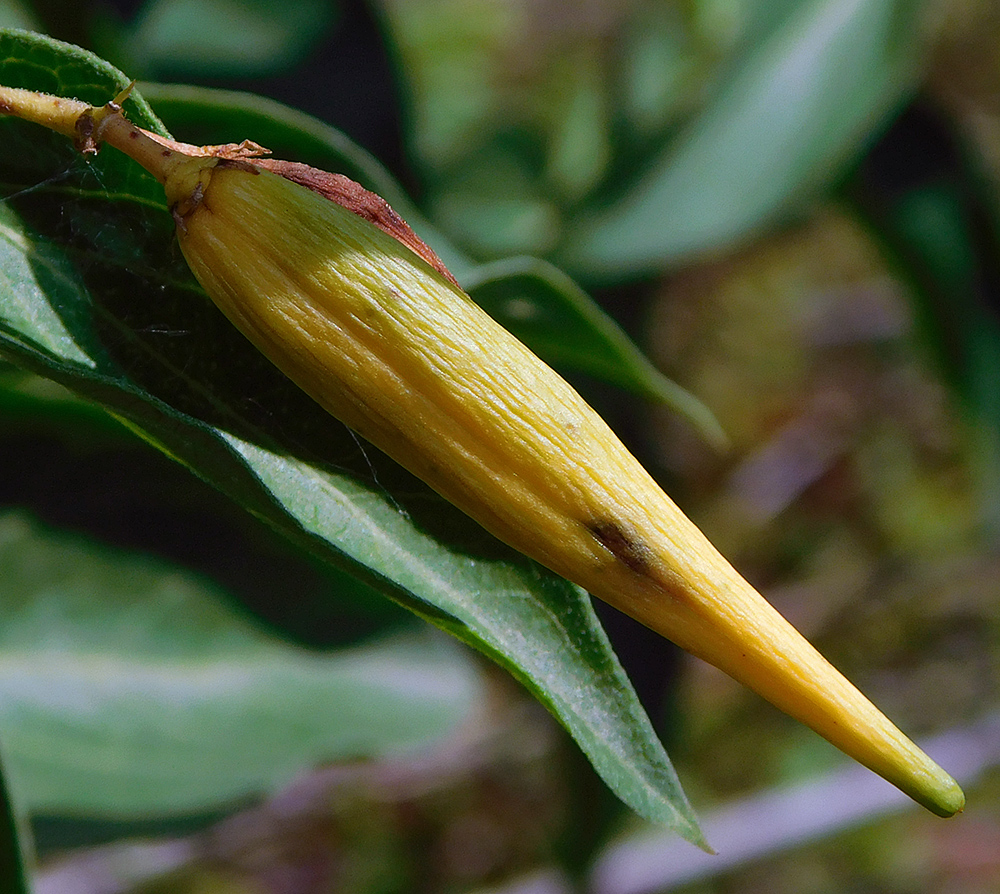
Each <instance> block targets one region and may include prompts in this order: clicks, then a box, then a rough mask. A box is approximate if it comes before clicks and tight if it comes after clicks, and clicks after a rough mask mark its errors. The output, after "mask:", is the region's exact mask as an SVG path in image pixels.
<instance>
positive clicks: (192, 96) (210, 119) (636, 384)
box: [141, 84, 726, 448]
mask: <svg viewBox="0 0 1000 894" xmlns="http://www.w3.org/2000/svg"><path fill="white" fill-rule="evenodd" d="M141 87H142V90H143V95H144V96H145V97H146V99H147V100H149V101H151V102H152V103H153V104H154V105H155V107H156V111H157V113H158V114H159V115H161V116H162V118H163V120H164V121H165V122H166V123H167V124H168V125H169V127H170V129H171V130H172V131H173V132H174V133H175V134H177V135H178V137H179V138H181V139H183V140H185V141H187V142H193V143H197V144H215V143H233V142H235V143H238V142H240V141H242V140H244V139H247V138H248V135H252V139H254V140H255V141H256V142H258V143H261V144H262V145H264V146H267V147H268V148H269V149H270V150H271V151H272V152H273V153H274V155H275V157H276V158H290V159H293V160H295V161H302V162H305V163H306V164H311V165H313V166H314V167H317V168H321V169H322V170H326V171H337V172H338V173H341V174H345V175H346V176H348V177H350V178H352V179H353V180H357V181H358V182H359V183H361V184H362V185H363V186H364V187H365V188H367V189H370V190H372V191H373V192H376V193H378V194H379V195H380V196H382V197H383V198H385V199H386V200H387V201H388V202H389V204H390V205H392V206H393V208H395V209H396V211H398V212H399V213H400V214H401V215H402V216H403V218H404V219H405V220H406V221H407V222H409V224H410V225H411V226H412V227H413V228H414V229H415V230H416V231H417V233H419V234H420V237H421V238H422V239H423V240H424V241H425V242H427V243H428V245H430V246H432V247H433V248H434V250H435V251H436V252H437V253H438V255H439V256H440V257H441V258H442V260H444V262H445V264H446V265H447V266H448V267H449V269H451V271H452V272H453V273H454V274H455V276H456V277H457V278H458V280H459V281H460V282H461V283H462V284H463V286H465V288H466V289H467V290H468V291H469V294H470V295H472V297H473V298H474V299H475V300H476V301H478V302H479V303H480V304H481V305H482V306H483V307H484V308H485V309H486V310H487V311H488V312H489V313H490V314H492V315H493V316H494V317H495V318H496V319H497V320H499V321H500V322H501V323H502V324H503V325H504V326H506V327H507V328H508V329H510V330H511V331H512V332H513V333H514V334H515V335H516V336H517V337H518V338H519V339H521V341H523V342H524V343H525V344H527V345H528V346H529V347H530V348H531V349H532V350H533V351H534V352H535V353H537V354H538V355H539V356H540V357H542V358H543V359H544V360H546V362H548V363H550V364H551V365H553V366H557V367H560V368H562V369H566V370H575V371H578V372H583V373H586V374H588V375H591V376H593V377H595V378H596V379H598V380H601V381H605V382H609V383H611V384H614V385H618V386H619V387H621V388H625V389H626V390H628V391H632V392H633V393H635V394H637V395H640V396H642V397H644V398H646V399H648V400H652V401H655V402H658V403H663V404H665V405H666V406H668V407H670V408H671V409H672V410H674V411H675V412H676V413H678V414H680V415H681V416H683V417H684V418H685V419H687V420H688V421H689V422H690V423H691V424H692V425H693V426H694V428H695V429H696V430H697V431H698V432H699V433H700V434H701V435H702V437H704V438H705V440H706V441H708V442H709V443H711V444H712V445H713V446H715V447H717V448H720V447H721V446H723V445H724V444H725V443H726V438H725V435H724V433H723V432H722V430H721V428H720V427H719V424H718V422H717V421H716V419H715V417H714V416H713V415H712V413H711V411H710V410H708V408H707V407H705V405H704V404H702V403H701V402H700V401H698V400H697V398H695V397H694V396H693V395H692V394H690V393H689V392H687V391H685V390H684V389H683V388H681V387H680V386H679V385H677V384H676V383H674V382H672V381H670V380H669V379H668V378H667V377H666V376H664V375H663V373H661V372H660V371H659V370H658V369H656V367H655V366H653V364H652V363H650V362H649V360H648V358H647V357H646V356H645V355H644V354H643V353H642V351H641V350H640V349H639V348H638V347H637V346H636V345H635V343H634V342H632V341H631V339H629V337H628V336H627V335H626V334H625V333H624V331H623V330H622V329H621V327H620V326H619V325H618V324H617V323H616V322H615V321H614V320H613V319H612V318H611V317H610V316H608V315H607V314H606V313H605V312H604V311H603V310H601V308H600V307H599V306H598V305H597V304H596V303H595V302H594V301H593V299H591V298H590V296H589V295H587V294H586V293H585V292H584V291H583V290H582V289H581V288H580V287H579V286H578V285H576V283H574V282H573V281H572V280H571V279H570V278H569V277H568V276H566V275H565V274H564V273H562V272H560V271H559V270H557V269H556V268H554V267H552V265H550V264H547V263H545V262H543V261H539V260H536V259H532V258H515V259H511V260H505V261H498V262H494V263H492V264H485V265H482V266H475V265H474V264H473V263H472V262H471V261H470V260H469V259H468V258H466V257H464V256H463V255H462V254H460V253H459V251H458V250H457V249H456V248H455V247H454V246H453V245H451V243H450V242H448V241H447V239H445V237H444V236H442V235H441V233H440V232H439V231H437V230H436V229H435V228H434V227H433V225H431V224H430V223H428V222H427V221H426V220H425V219H424V218H423V217H422V216H421V214H420V212H419V211H418V210H417V209H416V208H415V207H414V206H413V204H412V202H411V201H410V199H409V198H408V197H407V196H406V194H405V193H404V192H403V191H402V190H401V189H400V187H399V185H398V184H397V183H396V182H395V181H394V180H393V179H392V177H391V176H390V175H389V173H388V172H387V171H386V170H385V168H383V167H382V166H381V165H380V164H379V163H378V162H377V161H376V160H375V159H373V158H372V157H371V156H370V155H368V154H367V153H366V152H364V151H363V150H362V149H360V148H359V147H358V146H356V145H355V144H354V143H352V142H350V141H349V140H348V139H347V138H346V137H345V136H344V135H343V134H342V133H340V132H339V131H337V130H335V129H334V128H332V127H329V126H328V125H325V124H323V123H322V122H320V121H317V120H316V119H315V118H312V117H310V116H308V115H305V114H303V113H302V112H297V111H295V110H294V109H289V108H288V107H287V106H283V105H281V104H280V103H277V102H274V101H273V100H269V99H266V98H264V97H259V96H251V95H248V94H245V93H233V92H227V91H222V90H213V89H210V88H205V87H177V86H173V85H162V84H143V85H141Z"/></svg>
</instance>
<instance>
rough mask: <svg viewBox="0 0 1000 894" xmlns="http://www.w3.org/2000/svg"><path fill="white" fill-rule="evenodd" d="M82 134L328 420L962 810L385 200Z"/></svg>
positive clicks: (84, 122) (108, 126)
mask: <svg viewBox="0 0 1000 894" xmlns="http://www.w3.org/2000/svg"><path fill="white" fill-rule="evenodd" d="M0 99H2V95H0ZM25 117H30V116H27V115H26V116H25ZM36 120H37V119H36ZM76 120H77V124H76V125H75V130H76V133H77V135H78V138H79V142H80V143H81V145H82V147H83V148H84V149H85V150H87V149H88V148H90V149H92V148H94V144H95V143H96V142H100V141H106V142H109V143H111V144H113V145H115V146H116V147H118V148H120V149H122V151H125V152H126V153H127V154H129V155H130V156H131V157H133V158H135V159H136V160H137V161H139V162H140V163H141V164H143V165H144V166H145V167H146V168H147V169H148V170H149V171H151V172H152V173H153V174H154V175H155V176H156V177H157V178H158V179H159V180H160V181H161V182H162V183H163V185H164V189H165V192H166V196H167V202H168V205H169V207H170V209H171V211H172V213H173V215H174V218H175V220H176V222H177V238H178V241H179V243H180V246H181V250H182V251H183V253H184V256H185V258H186V259H187V261H188V263H189V265H190V267H191V269H192V271H193V272H194V275H195V276H196V277H197V279H198V281H199V282H200V283H201V284H202V286H203V287H204V288H205V291H206V292H207V293H208V294H209V296H210V297H211V298H212V300H213V301H214V302H215V303H216V304H217V305H218V306H219V308H220V309H221V310H222V312H223V313H224V314H226V316H227V317H229V319H230V320H231V321H232V322H233V323H234V324H235V325H236V326H237V328H239V329H240V331H242V332H243V333H244V335H246V337H247V338H248V339H250V341H251V342H253V343H254V344H255V345H256V346H257V347H258V348H259V349H260V350H261V351H262V352H263V353H264V354H265V355H266V356H267V357H268V358H269V359H270V360H271V361H272V362H273V363H274V364H275V365H276V366H277V367H279V368H280V369H281V370H282V371H283V372H284V373H285V374H286V375H287V376H288V377H289V378H291V379H292V380H293V381H294V382H295V383H296V384H297V385H299V387H301V388H302V389H303V390H304V391H306V392H307V393H308V394H310V395H311V396H312V397H313V398H314V399H315V400H316V401H317V402H318V403H320V404H321V405H322V406H323V407H325V408H326V409H327V410H328V411H329V412H330V413H332V414H333V415H334V416H336V417H337V418H338V419H340V420H342V421H343V422H345V423H346V424H347V425H349V426H350V427H351V428H353V429H355V430H356V431H358V432H359V433H360V434H361V435H363V436H364V437H365V438H366V439H368V440H369V441H371V442H372V443H373V444H375V445H376V446H377V447H378V448H380V449H381V450H383V451H384V452H385V453H387V454H388V455H389V456H391V457H393V458H394V459H395V460H396V461H397V462H399V463H400V464H401V465H403V466H405V467H406V468H407V469H409V470H410V471H411V472H413V473H414V474H415V475H417V476H418V477H420V478H422V479H423V480H424V481H426V482H427V483H428V484H429V485H430V486H431V487H433V488H434V489H435V490H437V491H438V492H439V493H440V494H442V495H443V496H444V497H445V498H446V499H448V500H450V501H451V502H452V503H454V504H455V505H456V506H458V507H459V508H460V509H462V510H463V511H464V512H466V513H467V514H468V515H469V516H471V517H472V518H474V519H475V520H476V521H478V522H479V523H480V524H481V525H482V526H483V527H484V528H486V529H487V530H488V531H490V532H492V533H493V534H494V535H495V536H497V537H498V538H500V539H501V540H503V541H505V542H506V543H508V544H509V545H511V546H513V547H515V548H516V549H518V550H520V551H521V552H523V553H525V554H527V555H529V556H531V557H532V558H534V559H536V560H537V561H539V562H541V563H542V564H543V565H545V566H547V567H548V568H550V569H552V570H553V571H555V572H556V573H558V574H560V575H562V576H564V577H566V578H568V579H569V580H572V581H574V582H575V583H577V584H579V585H580V586H582V587H584V588H585V589H587V590H588V591H590V592H591V593H592V594H594V595H595V596H597V597H599V598H601V599H603V600H605V601H607V602H609V603H611V604H612V605H614V606H616V607H618V608H619V609H621V610H622V611H624V612H626V613H627V614H629V615H631V616H632V617H634V618H636V619H638V620H639V621H641V622H642V623H644V624H646V625H647V626H649V627H650V628H652V629H653V630H656V631H657V632H659V633H661V634H662V635H664V636H665V637H667V638H669V639H671V640H673V641H674V642H676V643H677V644H678V645H680V646H681V647H683V648H684V649H686V650H687V651H689V652H691V653H693V654H695V655H697V656H699V657H701V658H703V659H705V660H706V661H708V662H710V663H711V664H713V665H715V666H716V667H719V668H721V669H722V670H723V671H725V672H726V673H728V674H730V675H731V676H733V677H734V678H735V679H737V680H739V681H740V682H742V683H744V684H745V685H747V686H749V687H750V688H751V689H754V690H755V691H757V692H758V693H760V694H761V695H762V696H764V697H765V698H767V699H768V700H770V701H771V702H772V703H773V704H775V705H776V706H777V707H779V708H781V709H782V710H783V711H786V712H787V713H788V714H790V715H791V716H793V717H795V718H797V719H799V720H801V721H802V722H803V723H805V724H807V725H808V726H810V727H812V728H813V729H814V730H816V731H817V732H818V733H819V734H820V735H822V736H824V737H825V738H827V739H828V740H829V741H830V742H832V743H833V744H834V745H836V746H838V747H839V748H841V749H842V750H843V751H845V752H846V753H847V754H849V755H850V756H852V757H854V758H855V759H857V760H858V761H860V762H861V763H862V764H865V765H866V766H868V767H870V768H871V769H872V770H874V771H875V772H877V773H879V774H880V775H882V776H883V777H885V778H886V779H888V780H889V781H890V782H892V783H894V784H895V785H897V786H898V787H899V788H900V789H902V790H903V791H904V792H906V793H907V794H909V795H910V796H911V797H913V798H914V799H915V800H917V801H918V802H920V803H921V804H923V805H925V806H926V807H928V808H929V809H930V810H932V811H934V812H935V813H937V814H939V815H941V816H950V815H952V814H954V813H956V812H957V811H959V810H961V809H962V807H963V806H964V803H965V798H964V795H963V794H962V791H961V789H960V788H959V786H958V785H957V783H956V782H955V781H954V780H953V779H952V778H951V777H950V776H949V775H948V774H947V773H946V772H945V771H943V770H942V769H941V768H940V767H938V766H937V765H936V764H935V763H934V762H933V761H932V760H931V759H930V758H929V757H928V756H927V755H926V754H924V753H923V752H922V751H921V750H920V749H919V748H917V746H916V745H914V744H913V743H912V742H911V741H910V740H909V739H908V738H907V737H906V736H904V735H903V734H902V733H901V732H900V731H899V730H898V729H897V728H896V727H895V726H894V725H893V724H892V723H891V722H890V721H889V720H888V719H887V718H886V717H885V716H884V715H883V714H882V713H881V712H879V711H878V709H877V708H875V707H874V705H872V704H871V702H869V701H868V699H866V698H865V697H864V696H863V695H862V694H861V693H860V692H859V691H858V690H857V689H856V688H855V687H854V686H853V685H852V684H851V683H850V682H848V681H847V680H846V679H845V678H844V677H843V676H842V675H841V674H840V673H839V672H838V671H837V670H835V669H834V668H833V667H832V666H831V665H830V664H829V663H828V662H827V661H826V660H825V659H824V658H823V657H822V656H821V655H820V654H819V653H818V652H817V651H816V650H815V649H814V648H813V647H812V646H811V645H810V644H809V643H808V642H807V641H806V640H805V639H804V638H803V637H802V636H801V635H800V634H799V633H798V632H797V631H796V630H795V629H794V628H793V627H792V626H791V625H790V624H789V623H788V622H787V621H786V620H785V619H784V618H783V617H782V616H781V615H780V614H779V613H778V612H777V611H775V609H774V608H772V607H771V605H770V604H769V603H768V602H767V601H766V600H765V599H764V598H763V597H762V596H760V595H759V594H758V593H757V592H756V591H755V590H754V589H753V588H752V587H751V586H750V585H749V584H748V583H747V582H746V581H745V580H744V579H743V578H742V577H741V576H740V575H739V574H738V573H737V572H736V571H735V570H734V569H733V568H732V566H731V565H730V564H729V563H728V562H727V561H726V560H725V559H724V558H723V557H722V556H721V555H720V554H719V553H718V551H717V550H716V549H715V548H714V547H713V546H712V545H711V544H710V543H709V541H708V540H707V539H706V538H705V536H704V535H703V534H702V533H701V531H699V530H698V528H697V527H695V525H694V524H692V522H691V521H689V520H688V519H687V518H686V517H685V516H684V515H683V513H681V512H680V510H679V509H678V508H677V507H676V506H675V505H674V503H673V502H672V501H671V500H670V499H669V497H667V496H666V494H664V492H663V491H662V490H661V489H660V487H659V486H658V485H657V484H656V482H655V481H654V480H653V479H652V478H651V476H650V475H649V474H648V473H647V472H646V471H645V469H644V468H643V467H642V466H641V465H640V463H639V462H638V461H637V460H636V459H635V458H634V457H633V456H632V455H631V454H630V453H629V452H628V450H627V449H626V448H625V447H624V446H623V445H622V443H621V442H620V441H619V440H618V438H617V437H616V436H615V435H614V433H613V432H612V431H611V429H610V428H609V427H608V426H607V424H606V423H605V422H604V421H603V420H602V419H601V418H600V416H598V415H597V413H595V412H594V410H592V409H591V408H590V407H589V406H588V405H587V403H586V402H585V401H584V400H583V399H582V398H581V397H580V396H579V395H578V394H577V393H576V392H575V391H574V390H573V389H572V388H571V387H570V386H569V385H568V384H567V383H566V382H565V381H564V380H563V379H562V378H560V377H559V376H558V375H557V374H556V373H555V372H554V371H553V370H552V369H550V368H549V367H548V366H547V365H546V364H545V363H543V362H542V361H541V360H539V359H538V358H537V357H536V356H535V355H534V354H532V353H531V351H529V350H528V349H527V348H526V347H525V346H524V345H523V344H521V343H520V342H519V341H518V340H517V339H515V338H514V337H513V336H512V335H510V334H509V333H508V332H507V331H506V330H505V329H503V328H502V327H501V326H500V325H499V324H497V323H496V322H495V321H494V320H493V319H492V318H490V317H489V316H488V315H487V314H486V313H484V312H483V311H482V310H481V309H480V308H479V307H478V306H477V305H476V304H475V303H474V302H473V301H472V300H471V299H470V298H469V297H468V296H467V295H466V294H465V293H464V292H463V291H462V290H461V289H460V288H459V286H458V285H457V283H456V282H455V281H454V279H453V278H452V277H451V276H450V274H448V272H447V271H446V270H445V269H444V267H443V265H441V263H440V261H438V259H437V258H436V256H435V255H434V254H433V252H431V251H430V249H428V248H427V247H426V246H425V245H423V243H422V242H420V240H419V239H418V238H417V237H416V236H415V235H414V234H413V233H412V231H411V230H410V229H409V228H408V227H407V226H406V225H405V224H404V223H403V222H402V221H401V220H400V219H399V218H398V217H397V216H396V215H394V214H393V213H392V211H391V209H389V208H388V206H387V205H386V204H385V203H384V202H383V201H382V200H381V199H379V198H378V197H377V196H373V195H372V194H371V193H368V192H366V191H365V190H363V189H361V187H359V186H357V185H356V184H353V183H351V182H350V181H347V180H346V179H345V178H342V177H337V176H336V175H329V174H325V173H324V172H321V171H315V170H314V169H311V168H306V167H305V166H302V165H294V164H290V163H285V162H272V161H266V160H261V159H259V158H254V157H253V156H254V154H255V153H256V151H257V150H256V148H255V147H253V146H252V145H243V146H240V147H202V148H197V147H187V146H183V145H182V144H176V143H171V142H169V141H164V140H162V139H161V138H156V137H154V136H153V135H151V134H147V133H146V132H144V131H140V130H138V129H137V128H135V127H133V126H132V125H131V124H129V123H128V122H127V121H125V119H124V118H122V117H121V115H120V114H119V109H118V107H117V105H115V104H111V105H109V106H108V107H106V108H105V109H103V110H97V111H95V110H92V109H86V110H84V111H82V112H79V117H78V119H76ZM50 126H52V125H51V123H50ZM81 135H82V136H81Z"/></svg>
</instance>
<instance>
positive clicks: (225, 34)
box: [119, 0, 333, 77]
mask: <svg viewBox="0 0 1000 894" xmlns="http://www.w3.org/2000/svg"><path fill="white" fill-rule="evenodd" d="M332 12H333V10H332V9H331V4H330V2H329V0H297V2H295V3H287V4H275V3H273V2H271V0H154V2H147V3H146V4H145V5H144V6H143V9H142V10H141V12H140V13H139V15H138V16H137V17H136V20H135V22H134V23H133V24H132V26H131V27H130V28H128V29H127V31H126V32H125V33H124V34H122V35H121V36H120V37H119V42H120V44H122V45H123V46H124V47H126V48H127V49H126V52H127V53H128V55H129V58H130V59H134V60H136V63H137V64H138V65H140V67H141V70H142V71H147V72H148V71H153V72H157V73H158V74H159V75H160V76H163V75H165V74H167V73H170V74H174V75H177V74H183V75H192V74H196V75H199V76H202V77H204V76H211V77H225V76H235V75H241V76H243V77H251V76H257V77H259V76H261V75H266V74H269V73H273V72H276V71H280V70H281V69H284V68H287V67H288V66H289V65H290V64H292V63H294V62H295V61H296V59H298V58H299V57H300V56H302V55H303V54H304V53H305V52H306V51H307V50H308V49H309V48H310V47H311V46H312V45H314V44H315V43H316V42H317V41H318V40H319V38H320V37H321V36H322V34H323V33H324V31H325V30H326V29H327V28H328V27H329V25H330V23H331V20H332V18H333V15H332Z"/></svg>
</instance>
